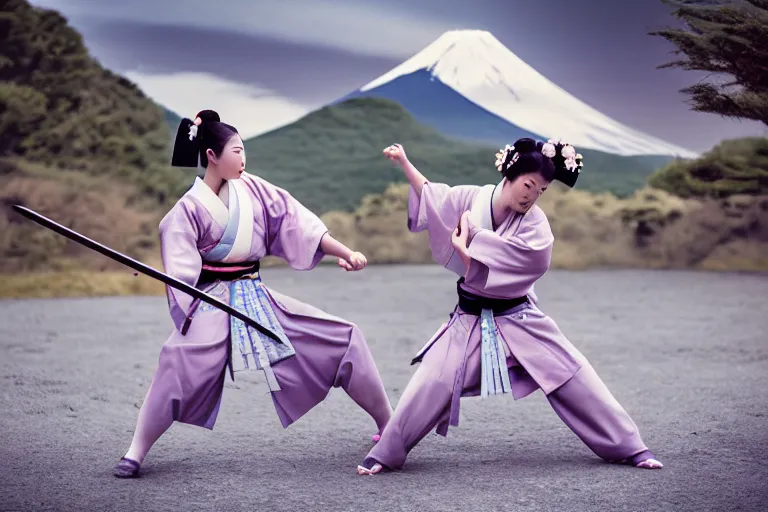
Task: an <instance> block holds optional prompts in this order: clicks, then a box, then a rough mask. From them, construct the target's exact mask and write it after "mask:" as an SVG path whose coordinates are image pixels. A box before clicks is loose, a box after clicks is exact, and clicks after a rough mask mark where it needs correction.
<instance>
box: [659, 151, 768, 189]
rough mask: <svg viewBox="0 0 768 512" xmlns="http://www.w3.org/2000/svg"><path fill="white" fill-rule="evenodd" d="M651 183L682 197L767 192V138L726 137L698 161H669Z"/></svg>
mask: <svg viewBox="0 0 768 512" xmlns="http://www.w3.org/2000/svg"><path fill="white" fill-rule="evenodd" d="M649 184H650V185H651V186H652V187H654V188H658V189H661V190H664V191H666V192H670V193H672V194H675V195H678V196H680V197H713V198H724V197H729V196H733V195H739V194H746V195H752V196H754V195H767V194H768V138H765V137H747V138H743V139H732V140H725V141H723V142H721V143H720V144H718V145H717V146H715V147H714V148H712V149H711V150H710V151H708V152H707V153H705V154H704V155H702V156H701V157H700V158H697V159H696V160H691V161H685V162H672V163H670V164H669V165H667V166H665V167H664V168H662V169H660V170H659V171H658V172H656V173H655V174H654V175H653V176H651V178H650V179H649Z"/></svg>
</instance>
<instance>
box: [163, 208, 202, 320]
mask: <svg viewBox="0 0 768 512" xmlns="http://www.w3.org/2000/svg"><path fill="white" fill-rule="evenodd" d="M198 238H199V233H198V227H197V222H195V219H194V217H193V213H192V211H191V209H190V207H189V206H188V205H187V204H186V203H184V202H179V203H177V204H176V206H174V208H173V209H172V210H171V211H170V212H168V214H167V215H166V216H165V218H163V220H162V221H161V222H160V251H161V256H162V259H163V267H164V268H165V273H166V274H168V275H170V276H171V277H175V278H176V279H178V280H179V281H182V282H184V283H186V284H188V285H190V286H195V285H196V284H197V281H198V279H199V278H200V271H201V269H202V257H201V256H200V251H199V249H198V248H197V240H198ZM166 294H167V296H168V307H169V309H170V313H171V319H172V320H173V323H174V325H175V326H176V328H177V329H178V330H179V331H181V330H182V326H183V325H184V322H185V320H186V319H187V317H188V316H189V314H190V308H191V306H192V304H193V302H194V301H195V299H194V298H193V297H191V296H189V295H187V294H186V293H184V292H182V291H179V290H176V289H174V288H172V287H170V286H167V285H166Z"/></svg>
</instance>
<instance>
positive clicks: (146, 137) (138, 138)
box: [0, 0, 182, 201]
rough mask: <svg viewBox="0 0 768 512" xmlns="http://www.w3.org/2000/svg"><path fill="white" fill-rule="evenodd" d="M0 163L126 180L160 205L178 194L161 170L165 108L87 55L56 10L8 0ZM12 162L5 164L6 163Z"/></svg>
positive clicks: (174, 176)
mask: <svg viewBox="0 0 768 512" xmlns="http://www.w3.org/2000/svg"><path fill="white" fill-rule="evenodd" d="M0 26H2V31H0V62H2V65H1V66H0V82H1V83H0V132H2V134H3V136H2V138H0V158H3V159H5V161H6V165H5V166H4V168H5V169H6V171H8V170H9V169H12V170H14V172H24V170H25V169H26V168H28V166H26V165H25V163H29V162H33V163H35V164H37V165H42V166H45V167H48V168H51V169H54V170H55V171H56V172H83V173H86V174H89V175H92V176H99V177H101V176H105V175H106V176H111V177H115V178H120V179H125V180H127V181H129V182H130V183H132V184H134V185H136V186H137V189H138V191H139V192H140V193H142V194H143V195H150V196H152V197H154V198H156V199H158V200H161V201H162V200H165V199H166V198H168V196H174V195H175V194H178V192H179V191H180V190H182V189H181V188H179V187H180V183H179V180H178V178H179V176H180V173H178V172H176V171H173V170H172V169H170V167H168V166H167V165H166V162H167V160H168V156H167V155H168V132H167V123H166V122H165V117H164V113H163V110H162V109H161V108H160V107H158V106H156V105H155V104H154V103H152V102H151V101H150V100H149V99H148V98H147V97H146V96H145V95H144V94H143V93H142V92H141V90H140V89H139V88H138V87H137V86H136V85H135V84H133V83H132V82H130V81H129V80H127V79H125V78H123V77H121V76H119V75H116V74H114V73H112V72H111V71H109V70H107V69H105V68H103V67H102V66H100V65H99V63H98V62H96V61H95V60H94V59H92V58H91V57H90V55H89V54H88V50H87V49H86V47H85V45H84V44H83V40H82V37H81V35H80V34H79V33H78V32H77V31H75V30H74V29H73V28H72V27H70V26H69V25H68V24H67V20H66V19H65V18H64V17H63V16H61V15H60V14H59V13H57V12H55V11H51V10H45V9H39V8H35V7H32V6H31V5H30V4H29V3H28V2H26V1H25V0H6V1H4V2H3V9H2V13H0ZM9 162H10V163H9Z"/></svg>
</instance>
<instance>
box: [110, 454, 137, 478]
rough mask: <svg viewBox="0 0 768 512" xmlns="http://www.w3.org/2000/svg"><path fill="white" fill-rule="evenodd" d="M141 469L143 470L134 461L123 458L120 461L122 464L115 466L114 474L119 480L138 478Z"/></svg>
mask: <svg viewBox="0 0 768 512" xmlns="http://www.w3.org/2000/svg"><path fill="white" fill-rule="evenodd" d="M139 468H141V464H139V463H138V462H136V461H135V460H133V459H126V458H125V457H123V458H122V459H120V462H118V463H117V466H115V469H114V470H113V471H112V474H113V475H115V476H116V477H117V478H138V477H139Z"/></svg>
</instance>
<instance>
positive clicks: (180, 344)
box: [142, 289, 392, 429]
mask: <svg viewBox="0 0 768 512" xmlns="http://www.w3.org/2000/svg"><path fill="white" fill-rule="evenodd" d="M267 291H268V295H269V296H270V298H271V299H272V301H273V302H272V303H273V307H274V311H275V315H276V316H277V320H278V322H279V323H280V325H281V326H282V327H283V330H284V332H285V333H286V335H287V336H288V337H289V338H290V340H291V344H292V345H293V348H294V350H295V351H296V355H295V356H293V357H289V358H288V359H285V360H283V361H280V362H278V363H276V364H275V365H274V366H272V370H273V372H274V375H275V378H276V379H277V381H278V383H279V385H280V388H281V390H280V391H276V392H273V393H272V398H273V401H274V405H275V409H276V411H277V414H278V417H279V418H280V421H281V423H282V425H283V426H284V427H288V426H289V425H290V424H292V423H293V422H295V421H296V420H298V419H299V418H301V417H302V416H303V415H304V414H306V413H307V412H308V411H309V410H310V409H312V408H313V407H314V406H316V405H317V404H319V403H320V402H322V401H323V400H324V399H325V397H326V396H327V395H328V393H329V391H330V389H331V388H333V387H341V388H343V389H344V390H345V391H346V392H347V393H348V394H349V396H350V398H352V399H353V400H354V401H355V402H356V403H357V404H358V405H360V407H362V408H363V409H364V410H365V411H366V412H368V413H369V414H370V415H371V417H372V418H373V419H374V421H375V422H376V425H377V427H378V428H379V429H382V428H383V427H384V425H385V424H386V422H387V421H388V420H389V417H390V415H391V412H392V407H391V405H390V402H389V398H388V397H387V394H386V390H385V389H384V385H383V384H382V381H381V378H380V375H379V372H378V369H377V367H376V363H375V362H374V360H373V356H372V355H371V352H370V349H369V348H368V345H367V343H366V341H365V339H364V337H363V335H362V333H361V332H360V329H359V328H358V327H357V325H355V324H354V323H352V322H348V321H346V320H343V319H341V318H338V317H335V316H333V315H329V314H327V313H325V312H323V311H322V310H320V309H318V308H315V307H313V306H310V305H308V304H305V303H303V302H300V301H298V300H296V299H293V298H291V297H288V296H285V295H282V294H279V293H276V292H274V291H272V290H269V289H268V290H267ZM218 298H219V299H220V300H222V301H224V302H228V297H227V295H226V292H225V293H219V294H218ZM229 320H230V319H229V315H228V314H227V313H224V312H222V311H219V310H217V309H213V308H209V307H201V308H200V309H199V310H198V311H197V313H196V314H195V317H194V319H193V321H192V322H191V324H190V328H189V331H188V332H187V334H186V335H185V336H184V335H181V334H180V333H179V332H178V331H174V333H173V334H172V335H171V337H170V338H169V339H168V341H167V342H166V343H165V345H164V346H163V348H162V350H161V352H160V361H159V364H158V369H157V371H156V373H155V375H154V377H153V380H152V384H151V386H150V389H149V391H148V393H147V397H146V399H145V402H144V406H143V407H142V409H144V408H147V409H148V410H147V412H146V415H147V418H148V419H149V418H154V420H150V421H157V422H158V423H165V422H167V421H168V418H171V419H172V420H175V421H178V422H180V423H186V424H190V425H195V426H199V427H204V428H208V429H212V428H213V426H214V423H215V421H216V416H217V413H218V408H219V405H220V401H221V397H222V391H223V387H224V379H225V378H226V375H227V373H228V372H227V365H228V361H229V355H230V340H229ZM210 340H216V341H210ZM238 373H240V372H235V374H234V375H235V379H236V378H237V375H238ZM144 414H145V413H144V411H142V415H144Z"/></svg>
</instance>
